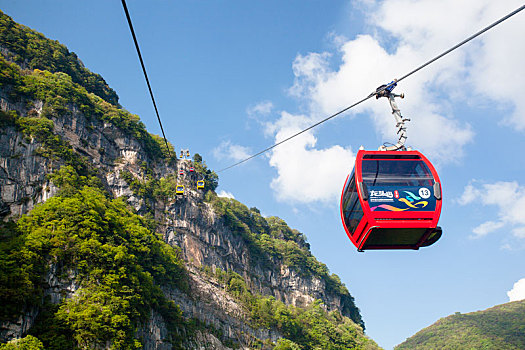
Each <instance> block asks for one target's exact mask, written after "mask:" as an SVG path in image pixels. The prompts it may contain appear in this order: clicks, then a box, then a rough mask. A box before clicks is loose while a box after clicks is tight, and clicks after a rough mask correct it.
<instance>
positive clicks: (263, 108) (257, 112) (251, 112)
mask: <svg viewBox="0 0 525 350" xmlns="http://www.w3.org/2000/svg"><path fill="white" fill-rule="evenodd" d="M272 110H273V103H272V102H271V101H263V102H259V103H257V104H256V105H253V106H250V107H248V108H247V109H246V113H248V116H249V117H252V118H257V117H258V116H266V115H268V114H270V113H271V112H272Z"/></svg>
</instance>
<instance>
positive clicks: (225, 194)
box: [217, 190, 235, 199]
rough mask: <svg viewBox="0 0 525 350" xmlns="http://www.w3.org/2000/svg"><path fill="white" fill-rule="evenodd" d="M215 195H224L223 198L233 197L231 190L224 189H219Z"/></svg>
mask: <svg viewBox="0 0 525 350" xmlns="http://www.w3.org/2000/svg"><path fill="white" fill-rule="evenodd" d="M217 196H219V197H224V198H230V199H235V196H234V195H233V194H232V193H231V192H228V191H224V190H220V191H219V193H217Z"/></svg>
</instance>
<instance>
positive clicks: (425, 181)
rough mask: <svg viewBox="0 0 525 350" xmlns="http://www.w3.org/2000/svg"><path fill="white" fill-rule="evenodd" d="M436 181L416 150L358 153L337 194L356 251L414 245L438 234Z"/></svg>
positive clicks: (428, 241)
mask: <svg viewBox="0 0 525 350" xmlns="http://www.w3.org/2000/svg"><path fill="white" fill-rule="evenodd" d="M441 205H442V199H441V182H440V180H439V176H438V174H437V172H436V170H435V169H434V167H433V166H432V164H431V163H430V161H429V160H428V159H427V158H425V156H423V155H422V154H421V153H420V152H418V151H365V150H360V151H359V152H358V153H357V157H356V161H355V167H354V170H353V171H352V173H351V174H350V175H348V177H347V179H346V182H345V186H344V188H343V193H342V195H341V219H342V221H343V226H344V228H345V231H346V234H347V235H348V237H349V238H350V240H351V241H352V243H353V244H354V245H355V246H356V247H357V249H358V250H359V251H364V250H367V249H419V248H420V247H426V246H429V245H431V244H433V243H435V242H436V241H437V240H438V239H439V238H440V237H441V234H442V230H441V228H440V227H438V226H437V224H438V220H439V216H440V214H441Z"/></svg>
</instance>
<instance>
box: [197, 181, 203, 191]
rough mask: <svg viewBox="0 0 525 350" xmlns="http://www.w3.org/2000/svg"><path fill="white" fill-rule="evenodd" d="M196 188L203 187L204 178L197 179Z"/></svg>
mask: <svg viewBox="0 0 525 350" xmlns="http://www.w3.org/2000/svg"><path fill="white" fill-rule="evenodd" d="M197 188H199V189H201V188H204V180H199V181H197Z"/></svg>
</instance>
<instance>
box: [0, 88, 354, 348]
mask: <svg viewBox="0 0 525 350" xmlns="http://www.w3.org/2000/svg"><path fill="white" fill-rule="evenodd" d="M6 96H8V95H7V94H6V92H5V91H0V108H1V109H2V110H3V111H9V110H16V111H17V112H18V114H19V115H20V116H22V117H23V116H27V115H28V113H32V115H38V114H40V113H41V111H42V101H22V102H16V103H14V102H13V101H9V99H8V98H7V97H6ZM67 108H68V113H66V114H64V115H62V116H59V117H56V116H55V117H53V118H52V121H53V124H54V133H55V134H56V135H58V136H59V137H60V138H61V139H62V140H63V141H65V142H67V144H68V145H70V146H71V148H72V149H73V150H74V152H75V154H77V155H78V156H79V157H84V158H85V159H86V160H87V161H88V162H89V164H91V165H92V166H93V168H94V169H96V170H97V172H98V177H99V178H100V180H101V181H102V183H103V186H104V187H105V188H106V189H107V190H108V191H109V192H110V193H111V194H112V195H113V196H114V197H120V196H125V197H127V199H128V202H129V204H130V205H131V206H133V207H134V208H135V209H136V210H137V212H138V213H139V214H145V213H146V212H148V211H153V213H154V218H155V220H156V221H157V222H159V223H160V225H159V229H158V230H159V233H160V234H161V235H162V236H163V237H164V239H165V241H166V242H167V243H168V244H170V245H176V246H178V247H180V248H181V251H182V255H183V258H184V260H185V263H186V268H187V270H188V272H189V291H188V292H183V291H180V290H178V289H170V290H165V293H166V295H167V296H169V298H171V299H172V300H174V301H175V303H176V304H178V305H179V306H180V308H181V310H182V312H183V316H184V317H186V318H188V319H190V318H194V319H197V320H199V321H200V322H202V323H203V324H206V325H208V326H210V327H211V328H213V329H215V330H217V331H218V332H220V333H221V334H222V335H223V336H224V337H225V338H227V339H229V340H231V341H232V342H235V343H238V344H241V346H242V347H243V348H250V339H253V338H254V337H255V338H258V339H261V340H270V341H273V342H275V341H277V339H279V337H281V335H280V334H278V333H277V332H275V331H272V330H268V329H254V328H252V327H251V326H250V324H249V323H248V322H247V318H248V315H247V314H246V310H245V309H244V308H243V306H242V305H240V303H239V302H238V301H237V300H235V299H234V298H233V297H232V296H231V295H229V294H228V293H227V292H225V290H224V288H223V287H222V286H220V285H219V284H218V282H217V281H216V280H214V279H213V278H212V277H209V276H208V275H206V274H205V273H203V271H202V269H203V267H208V268H210V269H211V270H212V271H215V269H217V268H220V269H222V270H224V271H227V270H233V271H235V272H236V273H238V274H240V275H241V276H242V277H243V278H244V280H245V281H246V282H247V284H248V286H249V288H250V289H251V290H252V291H254V292H255V293H260V294H262V295H271V296H274V297H275V298H276V299H277V300H281V301H283V302H284V303H286V304H291V305H295V306H300V307H304V306H307V305H308V304H310V303H312V302H313V301H314V300H316V299H321V300H322V301H323V302H324V304H325V305H326V308H327V309H328V310H340V311H342V312H343V314H345V311H344V310H345V306H348V305H346V304H345V303H348V302H349V301H348V300H345V299H344V298H343V297H342V296H341V295H339V294H337V293H335V292H329V291H328V290H327V286H326V285H325V282H324V281H323V280H321V279H319V278H317V277H313V276H310V277H304V276H301V274H300V273H299V272H298V271H296V270H295V269H293V268H290V267H289V266H286V265H285V264H283V262H282V261H279V260H276V259H273V260H271V264H268V263H266V264H263V263H262V262H260V261H259V260H258V259H256V258H254V257H253V256H251V253H250V249H249V246H248V245H247V243H246V242H245V240H244V239H243V238H242V237H241V236H239V235H236V234H234V233H233V232H232V231H231V229H230V228H228V226H227V225H226V224H225V222H224V221H223V219H221V218H220V217H219V216H217V214H216V213H215V212H214V210H213V208H212V207H211V206H210V205H209V204H207V203H206V202H204V200H203V199H204V198H203V197H204V195H203V193H202V191H199V190H197V189H196V188H195V186H194V184H195V183H196V181H197V180H198V179H199V178H198V175H196V174H195V173H192V172H190V171H189V167H190V166H191V162H190V161H189V160H178V161H176V162H175V164H172V165H171V166H170V165H168V164H166V163H165V162H162V161H158V160H154V159H151V158H150V157H149V156H148V153H147V152H146V150H145V147H144V145H143V144H142V143H141V142H139V141H138V140H137V139H136V138H134V137H132V136H130V135H128V134H127V133H125V132H123V131H122V130H121V129H119V128H117V127H115V126H114V125H112V124H110V123H107V122H103V121H101V120H97V119H95V118H92V117H90V116H86V115H84V114H82V113H81V112H80V111H79V110H78V108H77V107H76V106H73V105H71V106H67ZM42 147H43V145H42V144H40V143H39V142H38V141H37V140H36V139H33V138H28V137H27V136H25V135H24V134H23V133H22V132H21V131H20V130H18V129H17V128H16V127H15V126H7V127H5V128H3V129H1V130H0V219H2V220H4V221H7V220H16V219H18V218H19V217H20V216H21V215H23V214H26V213H28V212H29V211H31V209H32V208H34V206H35V205H38V204H39V203H42V202H45V201H46V200H47V199H49V198H51V197H52V196H54V195H56V193H57V191H58V188H57V187H56V186H55V185H54V184H53V182H52V181H51V180H50V179H49V176H48V175H49V174H51V173H53V172H54V171H56V170H57V169H59V168H60V167H61V166H63V165H64V163H63V161H62V160H60V159H50V158H46V157H44V156H41V155H39V154H40V153H39V150H40V149H41V148H42ZM144 164H146V165H147V168H148V169H149V170H148V171H150V172H151V173H150V176H153V177H154V178H156V179H160V178H163V177H167V176H169V175H172V176H178V175H177V174H178V173H179V171H180V170H182V171H183V173H184V174H185V175H183V176H179V181H180V182H181V183H183V184H185V185H186V193H185V195H184V196H179V197H173V198H167V199H165V200H164V201H161V200H157V201H155V202H150V203H148V202H146V200H145V199H144V198H140V197H138V196H137V195H136V194H135V193H134V191H133V190H132V189H131V188H130V185H129V184H128V183H127V182H126V180H124V178H123V177H122V172H123V171H126V172H129V173H131V174H132V175H133V176H134V177H136V178H138V179H146V176H147V174H146V172H145V170H144ZM59 270H60V269H59V266H54V265H53V266H49V269H48V272H47V274H46V276H45V281H44V282H45V283H44V284H45V286H46V287H45V291H44V296H49V297H50V299H51V301H52V302H53V303H59V302H60V301H61V300H63V299H64V298H69V297H71V296H73V295H74V294H75V293H76V292H77V291H78V290H79V289H81V288H82V287H81V285H79V283H78V282H77V281H76V278H75V276H76V275H75V271H74V270H71V271H68V272H67V274H65V275H64V272H63V271H62V270H61V272H60V273H58V271H59ZM38 313H39V310H38V309H32V310H27V311H26V312H24V314H23V315H21V316H20V317H19V318H18V319H17V320H15V321H13V322H7V323H3V324H0V340H1V341H6V340H10V339H15V338H20V337H22V336H23V335H24V334H25V333H26V332H27V330H28V329H29V328H30V327H31V325H32V324H33V323H34V320H35V318H36V316H37V315H38ZM346 316H350V315H346ZM167 332H168V331H167V327H166V324H165V322H164V320H163V319H162V317H161V316H160V315H159V314H158V313H156V312H152V313H151V316H150V319H149V320H146V321H145V322H144V324H142V325H141V327H140V328H139V330H138V332H137V335H138V336H139V337H141V339H142V341H143V344H144V348H145V349H152V350H153V349H155V350H164V349H171V344H169V343H167V342H165V339H166V336H167ZM185 346H186V347H187V348H189V349H229V348H228V347H227V346H225V345H223V343H222V342H221V340H220V339H219V338H218V337H217V336H216V335H215V334H213V332H208V331H204V330H199V331H197V333H196V335H194V337H192V338H191V339H189V340H188V341H187V342H186V345H185Z"/></svg>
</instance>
